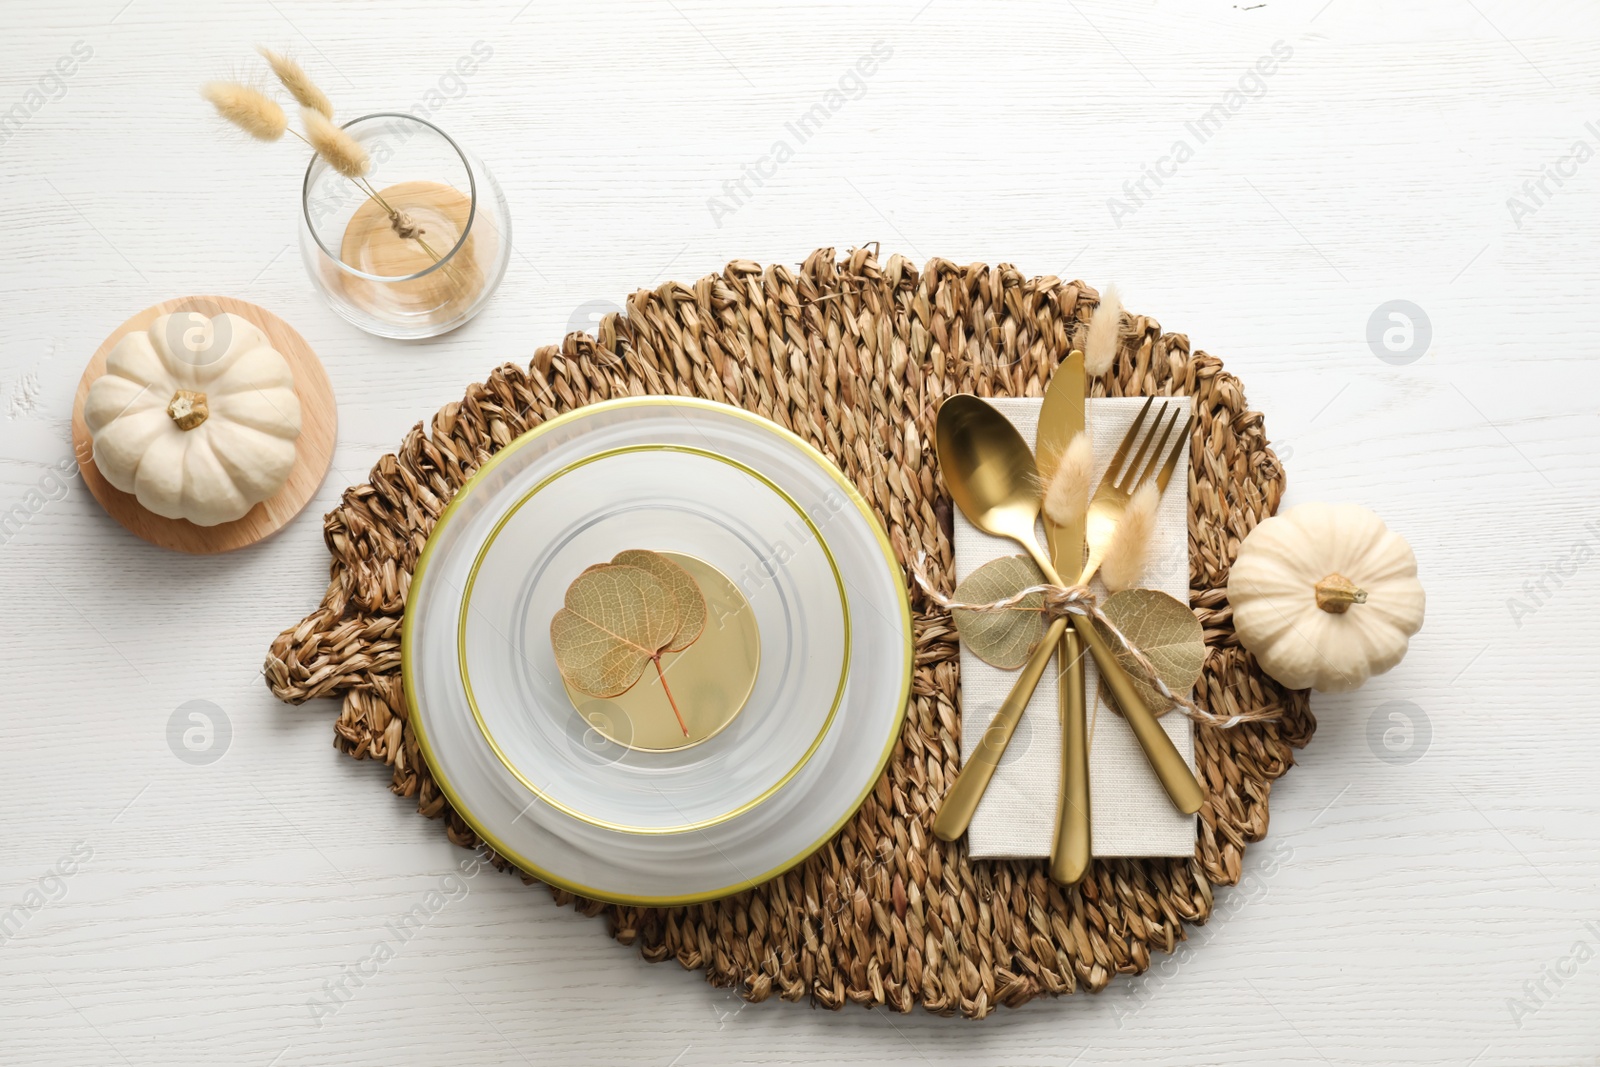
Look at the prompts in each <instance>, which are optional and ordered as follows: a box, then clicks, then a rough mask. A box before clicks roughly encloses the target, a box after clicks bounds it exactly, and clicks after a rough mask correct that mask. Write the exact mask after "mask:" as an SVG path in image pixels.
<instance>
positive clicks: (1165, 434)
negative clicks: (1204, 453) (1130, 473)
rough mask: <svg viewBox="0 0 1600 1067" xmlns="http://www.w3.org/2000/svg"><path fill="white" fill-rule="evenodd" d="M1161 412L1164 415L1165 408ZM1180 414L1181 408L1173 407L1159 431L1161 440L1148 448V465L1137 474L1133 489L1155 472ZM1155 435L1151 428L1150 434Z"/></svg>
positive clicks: (1146, 480)
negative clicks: (1164, 426)
mask: <svg viewBox="0 0 1600 1067" xmlns="http://www.w3.org/2000/svg"><path fill="white" fill-rule="evenodd" d="M1161 414H1162V415H1166V410H1165V408H1163V410H1162V412H1161ZM1181 414H1183V412H1182V410H1181V409H1175V410H1174V411H1173V412H1172V418H1170V419H1168V420H1167V428H1166V429H1165V430H1162V431H1161V440H1159V441H1157V442H1156V447H1154V448H1152V449H1151V450H1150V464H1149V466H1147V467H1145V469H1144V473H1143V474H1141V475H1139V480H1138V481H1137V482H1135V483H1134V488H1135V489H1137V488H1138V487H1139V486H1141V485H1143V484H1144V483H1145V482H1148V481H1149V480H1150V476H1151V475H1152V474H1154V473H1155V472H1156V465H1157V464H1159V463H1160V462H1161V457H1162V456H1163V455H1165V454H1166V447H1167V438H1169V437H1171V436H1172V430H1173V428H1174V427H1175V426H1177V425H1178V416H1179V415H1181ZM1155 435H1156V432H1155V429H1154V428H1152V429H1151V430H1150V436H1151V437H1154V436H1155Z"/></svg>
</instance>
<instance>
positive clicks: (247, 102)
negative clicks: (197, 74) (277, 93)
mask: <svg viewBox="0 0 1600 1067" xmlns="http://www.w3.org/2000/svg"><path fill="white" fill-rule="evenodd" d="M200 95H201V96H203V97H205V98H206V99H207V100H209V101H211V106H212V107H214V108H216V109H217V114H219V115H221V116H222V117H223V118H225V119H227V120H228V121H229V122H231V123H233V124H234V125H235V126H237V127H239V128H240V129H241V130H243V131H244V132H245V133H248V134H249V135H250V136H251V137H254V138H255V139H256V140H258V141H276V140H277V139H278V138H280V137H282V136H283V131H284V130H286V129H288V128H289V120H288V118H287V117H285V116H284V113H283V108H281V107H279V106H278V104H277V102H276V101H275V100H273V99H272V98H271V97H270V96H268V95H267V94H266V93H263V92H261V91H260V90H259V89H252V88H250V86H248V85H240V84H239V83H238V82H206V83H205V84H204V85H202V86H201V87H200Z"/></svg>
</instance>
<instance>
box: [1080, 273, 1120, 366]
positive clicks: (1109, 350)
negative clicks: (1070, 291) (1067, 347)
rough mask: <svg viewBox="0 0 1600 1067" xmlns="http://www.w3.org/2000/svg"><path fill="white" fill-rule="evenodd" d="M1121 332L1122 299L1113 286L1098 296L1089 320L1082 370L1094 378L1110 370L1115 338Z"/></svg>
mask: <svg viewBox="0 0 1600 1067" xmlns="http://www.w3.org/2000/svg"><path fill="white" fill-rule="evenodd" d="M1121 332H1122V298H1121V297H1119V296H1118V295H1117V287H1116V286H1115V285H1107V286H1106V288H1105V291H1104V292H1103V293H1101V294H1100V306H1099V307H1097V308H1095V309H1094V315H1093V316H1092V317H1091V318H1090V319H1089V337H1088V339H1087V340H1086V341H1084V344H1083V369H1084V370H1085V371H1086V372H1088V373H1089V374H1093V375H1095V376H1096V377H1098V376H1100V375H1102V374H1104V373H1105V372H1106V371H1108V370H1110V369H1111V361H1112V360H1113V359H1115V358H1116V355H1117V337H1118V335H1119V334H1121Z"/></svg>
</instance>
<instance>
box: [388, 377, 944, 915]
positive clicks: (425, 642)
mask: <svg viewBox="0 0 1600 1067" xmlns="http://www.w3.org/2000/svg"><path fill="white" fill-rule="evenodd" d="M625 548H652V549H656V550H661V551H677V552H683V553H685V554H688V555H693V556H696V557H698V558H700V559H703V560H706V561H707V562H710V563H712V564H713V565H715V566H716V567H718V569H720V570H722V571H723V573H725V574H726V575H727V576H728V577H729V578H731V579H733V580H734V581H735V582H736V583H737V584H739V585H740V587H741V589H743V590H744V592H745V594H746V596H747V598H748V600H749V601H750V604H751V607H752V608H753V609H754V610H755V612H756V613H757V617H758V620H759V626H760V641H761V665H760V669H759V672H758V674H757V679H756V683H755V689H754V691H753V692H752V695H751V699H750V701H749V702H748V704H747V705H746V707H745V709H744V710H743V712H741V713H740V714H739V716H737V717H736V718H735V719H734V720H733V722H732V723H731V724H730V725H729V726H728V727H727V728H726V729H725V730H724V731H723V732H722V733H719V734H717V735H716V736H714V737H712V738H710V739H708V740H706V741H704V742H702V743H700V744H699V745H696V746H694V747H692V748H687V749H683V750H681V751H678V752H671V753H649V752H637V751H633V750H629V749H626V748H623V747H622V746H616V745H612V744H609V743H606V742H603V741H602V742H601V743H599V744H596V743H595V742H596V738H595V737H594V735H593V733H592V732H591V731H586V729H585V724H584V723H583V720H582V719H581V718H580V717H579V716H578V714H577V712H576V710H575V709H574V708H573V706H572V703H571V701H570V700H569V699H568V698H567V696H566V694H565V692H564V691H563V690H562V689H561V687H560V683H559V678H558V677H557V675H556V672H555V670H554V662H553V658H552V656H551V653H550V652H549V642H548V630H547V627H548V624H549V616H550V615H552V614H553V613H554V611H555V608H556V607H558V606H559V604H560V600H561V596H562V595H563V594H564V592H565V589H566V586H567V584H568V583H569V582H570V581H571V579H572V578H573V577H574V576H576V574H577V573H578V572H579V571H581V570H582V569H583V568H584V567H586V566H588V565H589V564H591V563H596V562H602V561H604V560H607V559H609V558H610V557H611V556H612V555H613V554H615V552H617V551H619V550H621V549H625ZM469 588H470V589H471V595H470V597H469V596H467V595H466V591H467V590H468V589H469ZM911 647H912V644H911V621H910V613H909V608H908V605H907V602H906V596H905V588H904V586H903V584H902V581H901V572H900V568H899V566H898V565H897V564H896V563H895V561H894V557H893V553H892V551H891V550H890V548H889V546H888V542H887V540H886V538H885V537H884V535H883V532H882V530H881V528H880V527H879V526H878V524H877V522H876V520H875V519H874V518H873V516H872V514H871V511H870V509H869V508H868V507H867V506H866V504H865V502H864V501H862V500H861V498H860V497H859V495H858V494H857V493H856V492H855V490H854V488H853V487H852V486H851V485H850V484H849V482H848V480H847V479H845V478H844V476H843V475H841V474H840V473H839V471H838V470H837V469H836V468H835V467H833V466H832V464H830V463H829V462H828V461H827V460H826V459H825V458H824V457H823V456H822V455H821V454H820V453H818V452H816V451H815V450H814V449H812V448H811V447H810V446H808V445H806V444H805V443H803V442H802V441H800V440H799V439H798V438H796V437H794V436H793V435H792V434H789V433H787V432H786V431H784V430H782V429H781V428H779V427H778V426H776V425H774V424H772V423H771V422H768V421H767V420H765V419H761V418H759V417H757V416H754V415H751V414H750V413H748V412H745V411H741V410H739V409H736V408H731V407H727V406H725V405H721V404H714V403H711V402H709V401H697V400H686V399H679V398H673V397H640V398H631V399H625V400H617V401H610V402H606V403H601V404H595V405H591V406H589V407H585V408H582V409H580V410H578V411H575V412H572V413H570V414H568V415H564V416H561V417H560V418H557V419H554V420H551V421H550V422H548V423H545V424H544V425H543V426H541V427H539V428H538V429H536V430H533V431H531V432H530V433H528V434H525V435H524V436H523V437H521V438H519V439H518V440H516V441H514V442H512V443H511V444H510V445H508V446H507V447H506V448H504V449H502V450H501V451H500V452H499V453H498V454H497V455H496V456H495V457H494V459H492V460H491V461H490V462H489V463H488V464H486V465H485V466H484V468H483V469H482V470H481V471H479V472H478V474H477V475H475V476H474V477H473V479H472V480H471V481H470V482H469V483H468V484H467V485H466V486H464V487H463V488H462V490H461V491H460V492H459V493H457V494H456V497H455V499H454V500H453V501H452V502H451V504H450V506H449V508H447V509H446V511H445V513H444V515H443V516H441V518H440V520H439V522H438V524H437V525H436V526H435V528H434V532H433V535H432V536H431V537H430V538H429V541H428V545H427V547H426V549H425V550H424V552H423V555H422V558H421V559H420V560H419V561H418V564H417V569H416V574H415V576H414V578H413V581H412V584H411V588H410V593H409V596H408V599H407V605H406V615H405V627H404V635H403V640H402V660H403V671H404V677H405V689H406V696H407V700H408V702H409V704H410V711H411V719H412V722H413V724H414V726H415V728H416V730H417V735H418V739H419V742H420V743H421V746H422V749H423V752H424V755H425V756H426V758H427V760H428V763H429V765H430V767H431V768H432V769H433V772H434V776H435V778H436V779H437V780H438V781H439V784H440V786H441V788H443V789H444V791H445V793H446V795H447V796H448V797H449V799H450V801H451V803H452V804H453V805H454V806H455V807H456V809H457V811H459V812H460V813H461V815H462V816H463V817H464V818H465V819H466V820H467V821H468V822H469V823H470V824H471V825H472V826H473V828H474V829H475V830H477V832H478V833H479V834H480V835H481V836H482V837H483V838H484V839H485V840H487V841H488V842H489V843H490V844H491V845H492V846H493V847H494V848H496V849H497V850H498V851H500V852H501V853H502V854H504V855H505V856H507V857H508V858H509V859H511V860H512V861H513V862H515V863H517V864H518V865H519V866H521V867H522V868H523V869H525V870H527V871H528V872H530V873H532V874H535V875H537V876H539V877H541V878H544V879H546V880H547V881H550V882H552V883H553V884H556V885H560V886H563V887H565V888H568V889H570V890H572V891H573V892H576V893H580V894H583V895H585V896H589V897H594V898H598V899H605V900H612V901H617V902H621V903H630V904H641V905H666V904H680V903H688V902H692V901H697V900H707V899H713V898H716V897H719V896H724V895H726V894H728V893H732V892H736V891H738V890H740V889H743V888H747V887H749V886H751V885H755V884H758V883H760V882H762V881H765V880H766V879H768V878H770V877H772V876H773V875H776V874H778V873H780V872H781V871H783V870H785V869H787V868H788V867H790V866H793V865H794V864H795V863H798V862H799V861H800V860H802V859H804V858H805V857H806V856H807V855H809V854H810V853H811V852H812V851H813V850H814V849H816V848H817V847H818V846H820V845H821V844H822V843H823V842H825V841H826V840H827V839H828V838H829V837H831V836H832V834H833V833H834V832H836V831H837V829H838V828H839V827H840V826H842V825H843V823H844V822H845V821H846V820H847V819H848V818H849V817H850V815H851V814H853V813H854V812H855V810H856V808H857V807H858V806H859V805H860V803H861V801H862V799H864V797H865V795H866V793H867V791H868V790H869V789H871V787H872V785H873V784H874V783H875V782H876V780H877V778H878V776H879V775H880V774H881V773H882V770H883V766H884V764H885V763H886V762H887V760H888V757H889V753H890V751H891V749H892V748H893V745H894V741H895V739H896V738H897V737H898V736H899V732H900V727H901V723H902V721H903V718H904V714H905V703H906V698H907V696H908V695H909V689H910V678H911V657H912V651H911ZM841 677H842V680H843V682H842V688H841ZM469 684H470V695H469ZM474 704H476V705H477V711H476V713H475V712H474V710H473V705H474Z"/></svg>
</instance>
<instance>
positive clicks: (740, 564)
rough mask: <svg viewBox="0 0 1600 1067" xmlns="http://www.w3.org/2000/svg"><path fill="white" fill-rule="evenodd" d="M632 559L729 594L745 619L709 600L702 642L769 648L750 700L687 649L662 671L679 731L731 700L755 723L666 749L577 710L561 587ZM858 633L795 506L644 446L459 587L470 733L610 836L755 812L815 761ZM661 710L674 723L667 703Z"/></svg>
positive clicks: (577, 480)
mask: <svg viewBox="0 0 1600 1067" xmlns="http://www.w3.org/2000/svg"><path fill="white" fill-rule="evenodd" d="M635 548H644V549H649V550H651V551H655V552H668V553H676V554H683V555H687V556H689V557H693V558H695V559H698V560H700V561H702V562H703V563H705V564H708V565H709V566H710V567H712V568H715V571H716V572H719V573H720V575H721V576H722V577H723V578H724V580H725V581H727V582H728V583H730V584H732V585H733V586H734V591H733V592H734V595H736V596H738V597H739V598H740V601H741V604H739V605H736V606H735V605H730V604H728V603H726V602H725V600H726V598H723V599H715V600H713V601H712V602H711V609H712V610H710V611H709V612H708V618H707V622H706V630H707V631H709V633H710V636H709V637H706V638H704V639H706V640H707V641H708V643H709V642H712V641H718V640H719V639H720V638H722V637H723V636H724V634H725V632H726V631H729V630H736V629H737V630H741V631H742V630H743V629H744V628H745V627H746V626H747V625H750V624H752V623H753V629H754V630H755V632H756V634H757V636H758V641H759V650H760V651H759V655H758V656H757V657H756V658H757V659H758V660H759V664H760V666H759V668H758V669H757V671H756V673H755V678H754V684H753V686H752V684H751V681H750V679H749V677H748V676H747V673H746V668H747V666H748V664H746V663H745V662H742V661H735V660H733V659H731V658H729V659H724V660H721V661H718V660H715V659H712V660H705V659H699V658H695V656H694V654H695V652H696V651H697V650H696V649H694V648H691V649H688V650H686V652H685V653H683V654H680V655H679V656H678V657H675V658H671V659H669V660H668V661H667V662H666V664H665V667H666V670H667V671H668V672H669V673H670V675H671V676H672V679H671V680H674V681H675V684H676V688H677V690H678V693H679V696H680V698H681V702H682V704H683V709H682V713H684V714H687V715H688V720H687V721H689V722H695V723H696V724H697V726H698V725H699V723H698V721H697V720H698V717H699V715H700V711H701V709H700V708H699V707H698V706H697V703H698V702H699V701H703V700H713V701H714V700H716V698H717V696H718V695H719V691H720V690H724V689H742V690H743V691H744V693H746V694H748V696H747V699H746V700H744V701H742V706H741V710H743V709H744V708H745V707H748V708H749V709H750V711H751V713H750V714H740V715H737V716H734V717H732V718H731V719H729V720H728V721H727V722H726V723H725V724H721V728H720V729H718V730H717V731H716V732H715V733H708V734H707V735H706V736H704V737H702V738H699V739H698V740H696V739H695V738H693V737H691V738H689V740H691V741H696V743H689V744H684V745H681V746H676V747H674V748H672V749H662V748H660V747H656V748H654V749H646V748H644V747H643V746H634V745H632V744H629V743H627V738H626V737H623V738H620V739H619V738H618V737H616V736H615V735H617V734H618V733H626V732H627V731H625V730H619V729H618V726H619V725H620V724H621V723H622V722H624V721H626V720H624V719H623V717H622V715H621V714H620V713H619V712H620V705H616V704H610V705H607V704H606V702H603V701H585V702H584V703H583V704H579V705H575V704H574V702H573V700H572V698H571V695H570V694H569V693H568V691H567V688H566V686H565V685H564V684H563V680H562V677H561V674H560V671H559V670H558V669H557V667H556V663H555V654H554V650H553V648H552V647H551V643H550V620H551V618H552V617H553V616H554V615H555V614H556V612H557V611H559V610H560V609H561V606H562V603H563V599H564V597H565V595H566V590H567V587H568V585H569V584H570V583H571V582H572V581H573V580H574V579H575V578H577V577H578V575H580V574H581V573H583V571H584V570H586V569H587V568H589V567H590V566H593V565H595V564H598V563H604V562H606V561H608V560H610V559H611V558H612V557H613V556H615V555H616V554H617V553H619V552H624V551H627V550H629V549H635ZM747 612H748V615H747V614H746V613H747ZM850 622H851V619H850V608H849V604H848V601H847V598H846V595H845V587H844V578H843V576H842V575H841V574H840V572H839V567H838V563H837V562H836V561H835V559H834V557H833V553H832V552H831V551H830V550H829V548H828V546H827V543H826V542H825V541H824V540H823V539H822V536H821V532H820V530H819V529H818V527H817V525H816V523H815V522H814V521H813V520H812V518H811V516H810V515H808V514H807V513H806V511H805V509H804V508H802V507H801V506H800V504H799V503H798V502H797V501H796V500H795V499H794V498H793V497H792V496H791V495H790V494H789V493H787V492H786V491H785V490H783V489H782V488H781V487H779V486H778V485H777V484H776V483H775V482H774V481H773V480H772V479H771V478H769V477H767V476H766V475H764V474H762V473H761V472H760V471H759V470H757V469H755V468H753V467H751V466H750V465H749V464H747V463H744V462H742V461H740V460H738V459H735V458H733V457H730V456H727V455H723V454H722V453H719V452H716V451H714V450H712V449H709V448H705V447H703V446H700V445H688V444H676V443H660V442H645V443H639V444H632V445H622V446H618V447H616V448H611V449H606V450H604V451H601V452H596V453H591V454H589V455H586V456H582V457H580V458H578V459H576V460H573V461H572V462H570V463H567V464H566V465H564V466H562V467H561V468H559V469H558V470H556V471H554V472H552V473H550V474H548V475H546V476H545V477H543V478H541V479H540V480H539V481H538V482H536V483H535V484H534V485H533V486H532V487H530V488H529V489H528V490H527V491H526V492H525V493H523V494H522V495H521V496H520V497H518V498H517V499H516V501H515V502H514V503H513V504H512V506H511V507H510V508H509V509H507V510H506V512H505V514H504V515H502V516H501V518H500V519H499V521H497V522H496V523H495V524H494V526H493V528H492V529H491V530H490V532H489V536H488V537H487V538H486V539H485V540H484V543H483V546H482V548H480V549H479V550H478V553H477V555H476V558H475V559H474V560H473V564H472V568H471V570H470V571H469V572H468V575H467V583H466V587H465V589H464V590H463V595H462V598H461V609H460V618H459V619H458V621H457V661H458V666H459V668H460V671H461V682H462V687H463V688H464V689H465V691H466V696H467V704H468V707H469V708H470V709H471V711H472V716H473V720H474V722H476V723H477V725H478V727H479V729H480V730H481V731H482V732H483V735H484V738H485V740H487V741H488V743H489V746H490V748H491V749H492V750H493V751H494V753H495V756H496V757H497V758H498V759H499V760H500V762H501V763H502V764H503V765H504V766H505V768H506V770H507V771H509V772H510V773H511V775H512V776H513V777H515V778H516V779H517V781H519V782H520V783H521V784H522V785H523V786H524V787H525V788H526V789H527V790H528V791H529V792H531V793H533V794H534V795H535V796H537V797H538V798H539V799H540V800H541V801H543V802H544V803H545V804H548V805H550V806H551V807H554V808H557V809H559V810H560V811H562V812H563V813H565V814H566V815H568V816H570V817H572V818H574V819H576V820H578V821H580V822H584V823H588V824H590V825H593V826H596V827H600V828H602V829H607V830H615V831H618V832H621V833H632V834H678V833H687V832H689V831H692V830H699V829H704V828H706V827H709V826H714V825H716V824H718V823H721V822H725V821H727V820H729V819H732V818H734V817H736V816H737V815H739V814H740V813H741V812H744V811H748V810H749V809H750V808H752V807H754V806H755V805H757V804H760V803H761V802H763V801H765V800H767V799H768V798H770V797H771V796H772V795H773V794H774V793H775V792H777V790H778V789H780V788H781V787H782V786H783V785H784V784H785V783H787V782H789V781H790V780H792V779H793V778H794V776H795V775H796V774H797V773H799V771H800V769H801V768H802V767H804V766H805V764H806V762H807V761H808V760H809V759H810V758H811V757H812V756H813V755H815V753H816V751H817V749H818V748H819V747H820V746H821V744H822V741H823V739H824V738H825V737H826V736H827V732H828V729H829V727H830V726H831V725H832V723H833V721H834V718H835V717H836V716H837V714H838V711H839V705H840V702H841V700H842V699H843V696H844V689H845V682H846V679H847V677H848V671H849V666H850ZM680 664H684V665H685V669H684V670H680V669H679V667H680ZM680 675H681V676H682V677H680ZM690 675H692V677H690ZM653 685H655V683H654V681H653V680H651V679H648V678H642V679H641V681H640V682H639V683H638V684H637V686H636V688H641V687H642V688H643V689H645V690H649V689H650V688H652V686H653ZM655 710H656V711H657V712H659V716H660V718H661V719H662V720H663V722H664V723H665V724H667V725H674V726H675V725H676V720H675V719H674V718H673V714H672V711H671V709H670V706H668V705H667V703H666V701H665V700H664V699H663V700H661V701H660V702H659V704H658V706H657V707H656V709H655ZM629 725H630V726H631V722H630V724H629ZM651 725H655V724H654V723H652V722H649V721H646V722H644V723H642V724H641V727H640V728H648V727H649V726H651ZM608 727H609V728H608Z"/></svg>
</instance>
